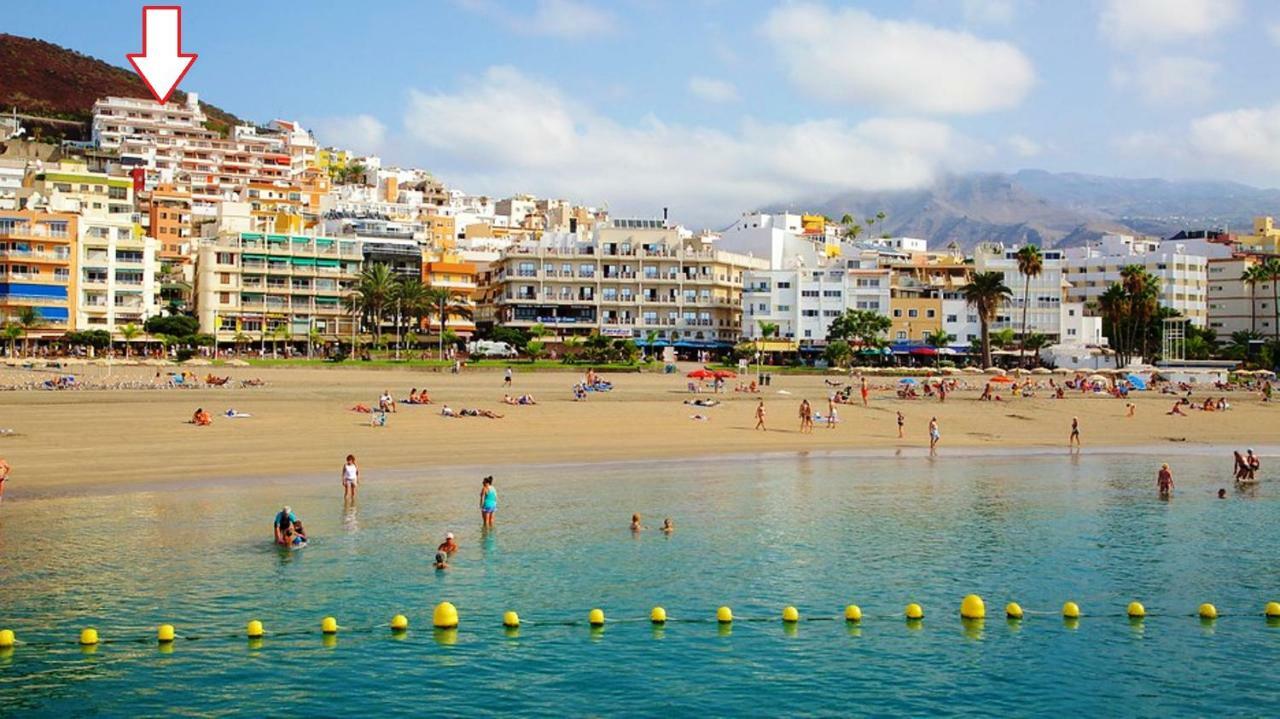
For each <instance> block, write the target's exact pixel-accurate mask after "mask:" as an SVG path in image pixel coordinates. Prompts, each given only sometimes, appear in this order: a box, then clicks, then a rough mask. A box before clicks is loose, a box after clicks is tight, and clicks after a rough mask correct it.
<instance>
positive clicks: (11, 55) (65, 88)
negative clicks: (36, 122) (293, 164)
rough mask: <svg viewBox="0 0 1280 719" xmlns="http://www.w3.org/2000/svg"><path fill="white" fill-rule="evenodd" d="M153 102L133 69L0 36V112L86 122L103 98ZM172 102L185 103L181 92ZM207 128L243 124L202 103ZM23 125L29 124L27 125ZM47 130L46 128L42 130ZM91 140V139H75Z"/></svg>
mask: <svg viewBox="0 0 1280 719" xmlns="http://www.w3.org/2000/svg"><path fill="white" fill-rule="evenodd" d="M108 95H114V96H117V97H138V98H147V99H150V98H151V92H150V91H149V90H147V88H146V86H145V85H143V84H142V80H141V78H139V77H138V75H137V73H135V72H134V71H132V70H126V69H125V68H123V67H117V66H115V65H112V64H109V63H106V62H103V61H102V60H98V59H97V58H92V57H89V56H88V55H83V54H81V53H78V52H76V51H74V50H69V49H67V48H64V47H61V46H59V45H55V44H53V43H51V42H45V41H44V40H37V39H35V38H27V37H19V36H17V35H8V34H5V33H0V110H10V109H14V108H16V109H17V110H18V112H21V113H26V114H31V115H40V116H45V117H53V118H59V119H64V120H75V121H80V122H84V123H86V126H87V123H88V121H89V120H90V118H91V113H92V111H93V103H94V102H95V101H97V100H98V99H99V98H103V97H107V96H108ZM170 102H186V93H184V92H181V91H178V92H175V93H174V94H173V97H172V98H171V99H170ZM200 107H201V108H202V109H203V110H204V112H205V114H206V115H208V117H209V127H210V129H213V130H218V131H219V132H225V131H226V129H227V128H229V127H230V126H232V125H237V124H244V121H243V120H241V119H239V118H237V117H236V116H235V115H232V114H231V113H229V112H227V111H225V110H223V109H221V108H218V107H215V106H213V105H210V104H208V103H206V102H203V101H202V102H201V103H200ZM24 122H25V121H24ZM42 129H43V128H42ZM76 139H87V138H83V137H82V138H76Z"/></svg>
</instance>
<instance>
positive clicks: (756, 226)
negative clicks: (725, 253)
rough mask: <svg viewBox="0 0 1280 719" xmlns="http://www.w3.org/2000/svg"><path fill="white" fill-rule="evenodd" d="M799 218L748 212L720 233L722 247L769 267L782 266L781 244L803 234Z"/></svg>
mask: <svg viewBox="0 0 1280 719" xmlns="http://www.w3.org/2000/svg"><path fill="white" fill-rule="evenodd" d="M801 220H802V218H801V216H800V215H793V214H790V213H782V214H776V215H775V214H768V213H764V212H748V213H746V214H744V215H743V216H742V217H740V218H738V221H737V222H735V223H733V225H732V226H731V227H729V229H727V230H725V231H724V232H722V233H720V237H721V240H722V243H723V244H724V246H725V247H727V248H731V249H732V250H733V251H735V252H745V253H747V254H750V255H753V256H755V257H763V258H766V259H768V260H769V267H773V268H782V267H783V266H784V265H783V263H784V257H783V249H784V247H786V243H785V242H784V240H785V239H786V238H788V237H795V236H798V235H800V234H802V233H803V232H804V227H803V224H802V221H801Z"/></svg>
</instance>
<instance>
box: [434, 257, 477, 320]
mask: <svg viewBox="0 0 1280 719" xmlns="http://www.w3.org/2000/svg"><path fill="white" fill-rule="evenodd" d="M477 272H478V270H477V268H476V265H475V263H473V262H464V261H462V259H461V258H459V257H457V256H456V255H453V254H452V253H443V254H441V255H437V256H435V257H434V258H428V259H426V260H425V261H424V262H423V263H422V283H423V284H424V285H427V286H428V287H433V288H437V289H439V288H443V289H447V290H449V291H450V292H452V293H453V294H454V295H455V297H456V299H457V304H460V305H465V306H466V307H467V308H468V309H469V310H471V313H472V316H471V317H464V316H462V315H454V314H451V315H450V316H449V319H448V321H447V322H446V323H445V328H446V329H450V330H453V331H454V332H455V333H457V334H458V335H461V336H469V335H471V334H473V333H474V332H475V331H476V325H475V316H474V314H475V306H476V304H475V297H476V290H477V286H478V285H477V282H476V279H477ZM423 328H424V329H427V330H430V331H432V332H439V331H440V329H441V328H440V317H439V315H438V313H434V314H431V315H429V316H428V317H427V319H426V320H425V322H424V323H423Z"/></svg>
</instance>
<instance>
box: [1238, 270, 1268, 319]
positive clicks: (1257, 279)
mask: <svg viewBox="0 0 1280 719" xmlns="http://www.w3.org/2000/svg"><path fill="white" fill-rule="evenodd" d="M1240 280H1241V281H1242V282H1244V283H1245V284H1246V285H1248V286H1249V331H1250V332H1256V331H1257V330H1258V313H1257V304H1256V303H1255V302H1254V298H1253V293H1254V292H1256V291H1257V289H1258V285H1260V284H1262V283H1263V282H1266V281H1267V277H1266V271H1265V270H1263V269H1262V265H1261V264H1257V265H1253V266H1252V267H1248V268H1246V269H1245V271H1244V273H1243V274H1241V275H1240Z"/></svg>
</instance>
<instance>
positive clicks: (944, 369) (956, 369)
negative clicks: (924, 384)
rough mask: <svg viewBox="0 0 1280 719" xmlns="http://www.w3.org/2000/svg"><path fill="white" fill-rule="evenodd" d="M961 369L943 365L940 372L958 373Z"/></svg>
mask: <svg viewBox="0 0 1280 719" xmlns="http://www.w3.org/2000/svg"><path fill="white" fill-rule="evenodd" d="M962 371H963V370H961V369H960V368H959V367H943V368H942V374H960V373H961V372H962Z"/></svg>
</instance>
